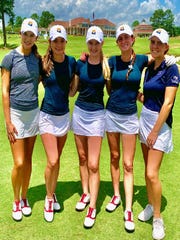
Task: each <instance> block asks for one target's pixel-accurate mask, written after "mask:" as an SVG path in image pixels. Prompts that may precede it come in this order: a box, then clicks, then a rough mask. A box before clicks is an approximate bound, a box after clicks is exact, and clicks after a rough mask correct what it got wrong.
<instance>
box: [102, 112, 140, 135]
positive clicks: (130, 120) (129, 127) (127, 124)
mask: <svg viewBox="0 0 180 240" xmlns="http://www.w3.org/2000/svg"><path fill="white" fill-rule="evenodd" d="M105 119H106V121H105V130H106V132H118V133H122V134H138V132H139V120H138V115H137V113H134V114H130V115H124V114H117V113H114V112H111V111H109V110H106V115H105Z"/></svg>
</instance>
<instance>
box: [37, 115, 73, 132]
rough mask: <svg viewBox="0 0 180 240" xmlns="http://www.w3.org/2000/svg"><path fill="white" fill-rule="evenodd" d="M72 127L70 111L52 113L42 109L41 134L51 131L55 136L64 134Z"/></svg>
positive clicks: (40, 119) (40, 117) (40, 118)
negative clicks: (62, 113)
mask: <svg viewBox="0 0 180 240" xmlns="http://www.w3.org/2000/svg"><path fill="white" fill-rule="evenodd" d="M69 128H70V114H69V112H68V113H66V114H64V115H61V116H56V115H51V114H48V113H45V112H42V111H40V116H39V133H40V135H42V134H45V133H50V134H52V135H54V136H59V137H61V136H64V135H65V134H67V132H68V131H69Z"/></svg>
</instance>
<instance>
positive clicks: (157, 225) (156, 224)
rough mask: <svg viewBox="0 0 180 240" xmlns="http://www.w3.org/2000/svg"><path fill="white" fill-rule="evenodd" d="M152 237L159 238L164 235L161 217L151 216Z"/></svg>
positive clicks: (159, 239)
mask: <svg viewBox="0 0 180 240" xmlns="http://www.w3.org/2000/svg"><path fill="white" fill-rule="evenodd" d="M152 237H153V239H155V240H161V239H163V238H164V237H165V231H164V223H163V220H162V218H153V232H152Z"/></svg>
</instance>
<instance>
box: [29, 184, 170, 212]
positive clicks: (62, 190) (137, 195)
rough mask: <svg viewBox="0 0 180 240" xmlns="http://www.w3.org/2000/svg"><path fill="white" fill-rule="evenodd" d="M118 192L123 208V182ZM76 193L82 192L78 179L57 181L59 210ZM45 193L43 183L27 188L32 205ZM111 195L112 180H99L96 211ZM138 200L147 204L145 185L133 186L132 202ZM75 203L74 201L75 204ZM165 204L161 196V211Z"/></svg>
mask: <svg viewBox="0 0 180 240" xmlns="http://www.w3.org/2000/svg"><path fill="white" fill-rule="evenodd" d="M120 192H121V198H122V204H123V205H122V207H123V208H125V196H124V186H123V182H122V181H121V182H120ZM76 193H78V194H79V196H80V195H81V194H82V189H81V182H80V181H67V182H66V181H63V182H61V181H59V182H58V183H57V187H56V195H57V197H58V199H59V201H60V204H61V211H63V209H64V204H63V203H64V201H66V200H67V199H69V198H71V197H72V196H73V195H74V194H76ZM45 194H46V188H45V185H44V184H42V185H38V186H35V187H31V188H29V190H28V199H29V202H30V204H31V206H32V207H33V205H34V204H35V202H37V201H41V200H44V198H45ZM112 195H113V188H112V182H111V181H101V182H100V189H99V195H98V200H97V213H98V212H100V209H101V206H102V205H103V203H104V201H105V198H106V197H107V196H109V197H110V198H111V197H112ZM135 202H138V204H139V205H141V206H142V209H143V208H144V207H145V206H146V204H147V193H146V187H145V186H142V185H141V186H137V185H135V186H134V197H133V203H135ZM75 204H76V203H74V206H75ZM166 205H167V199H166V198H165V197H164V196H162V206H161V212H163V211H164V210H165V208H166Z"/></svg>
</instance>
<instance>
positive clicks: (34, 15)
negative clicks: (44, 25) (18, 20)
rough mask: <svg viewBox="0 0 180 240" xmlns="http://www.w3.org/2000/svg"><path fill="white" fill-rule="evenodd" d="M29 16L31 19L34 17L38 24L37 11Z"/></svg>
mask: <svg viewBox="0 0 180 240" xmlns="http://www.w3.org/2000/svg"><path fill="white" fill-rule="evenodd" d="M31 18H32V19H34V20H35V21H36V22H37V24H38V25H39V19H40V18H39V16H38V15H37V13H33V14H32V15H31Z"/></svg>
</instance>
